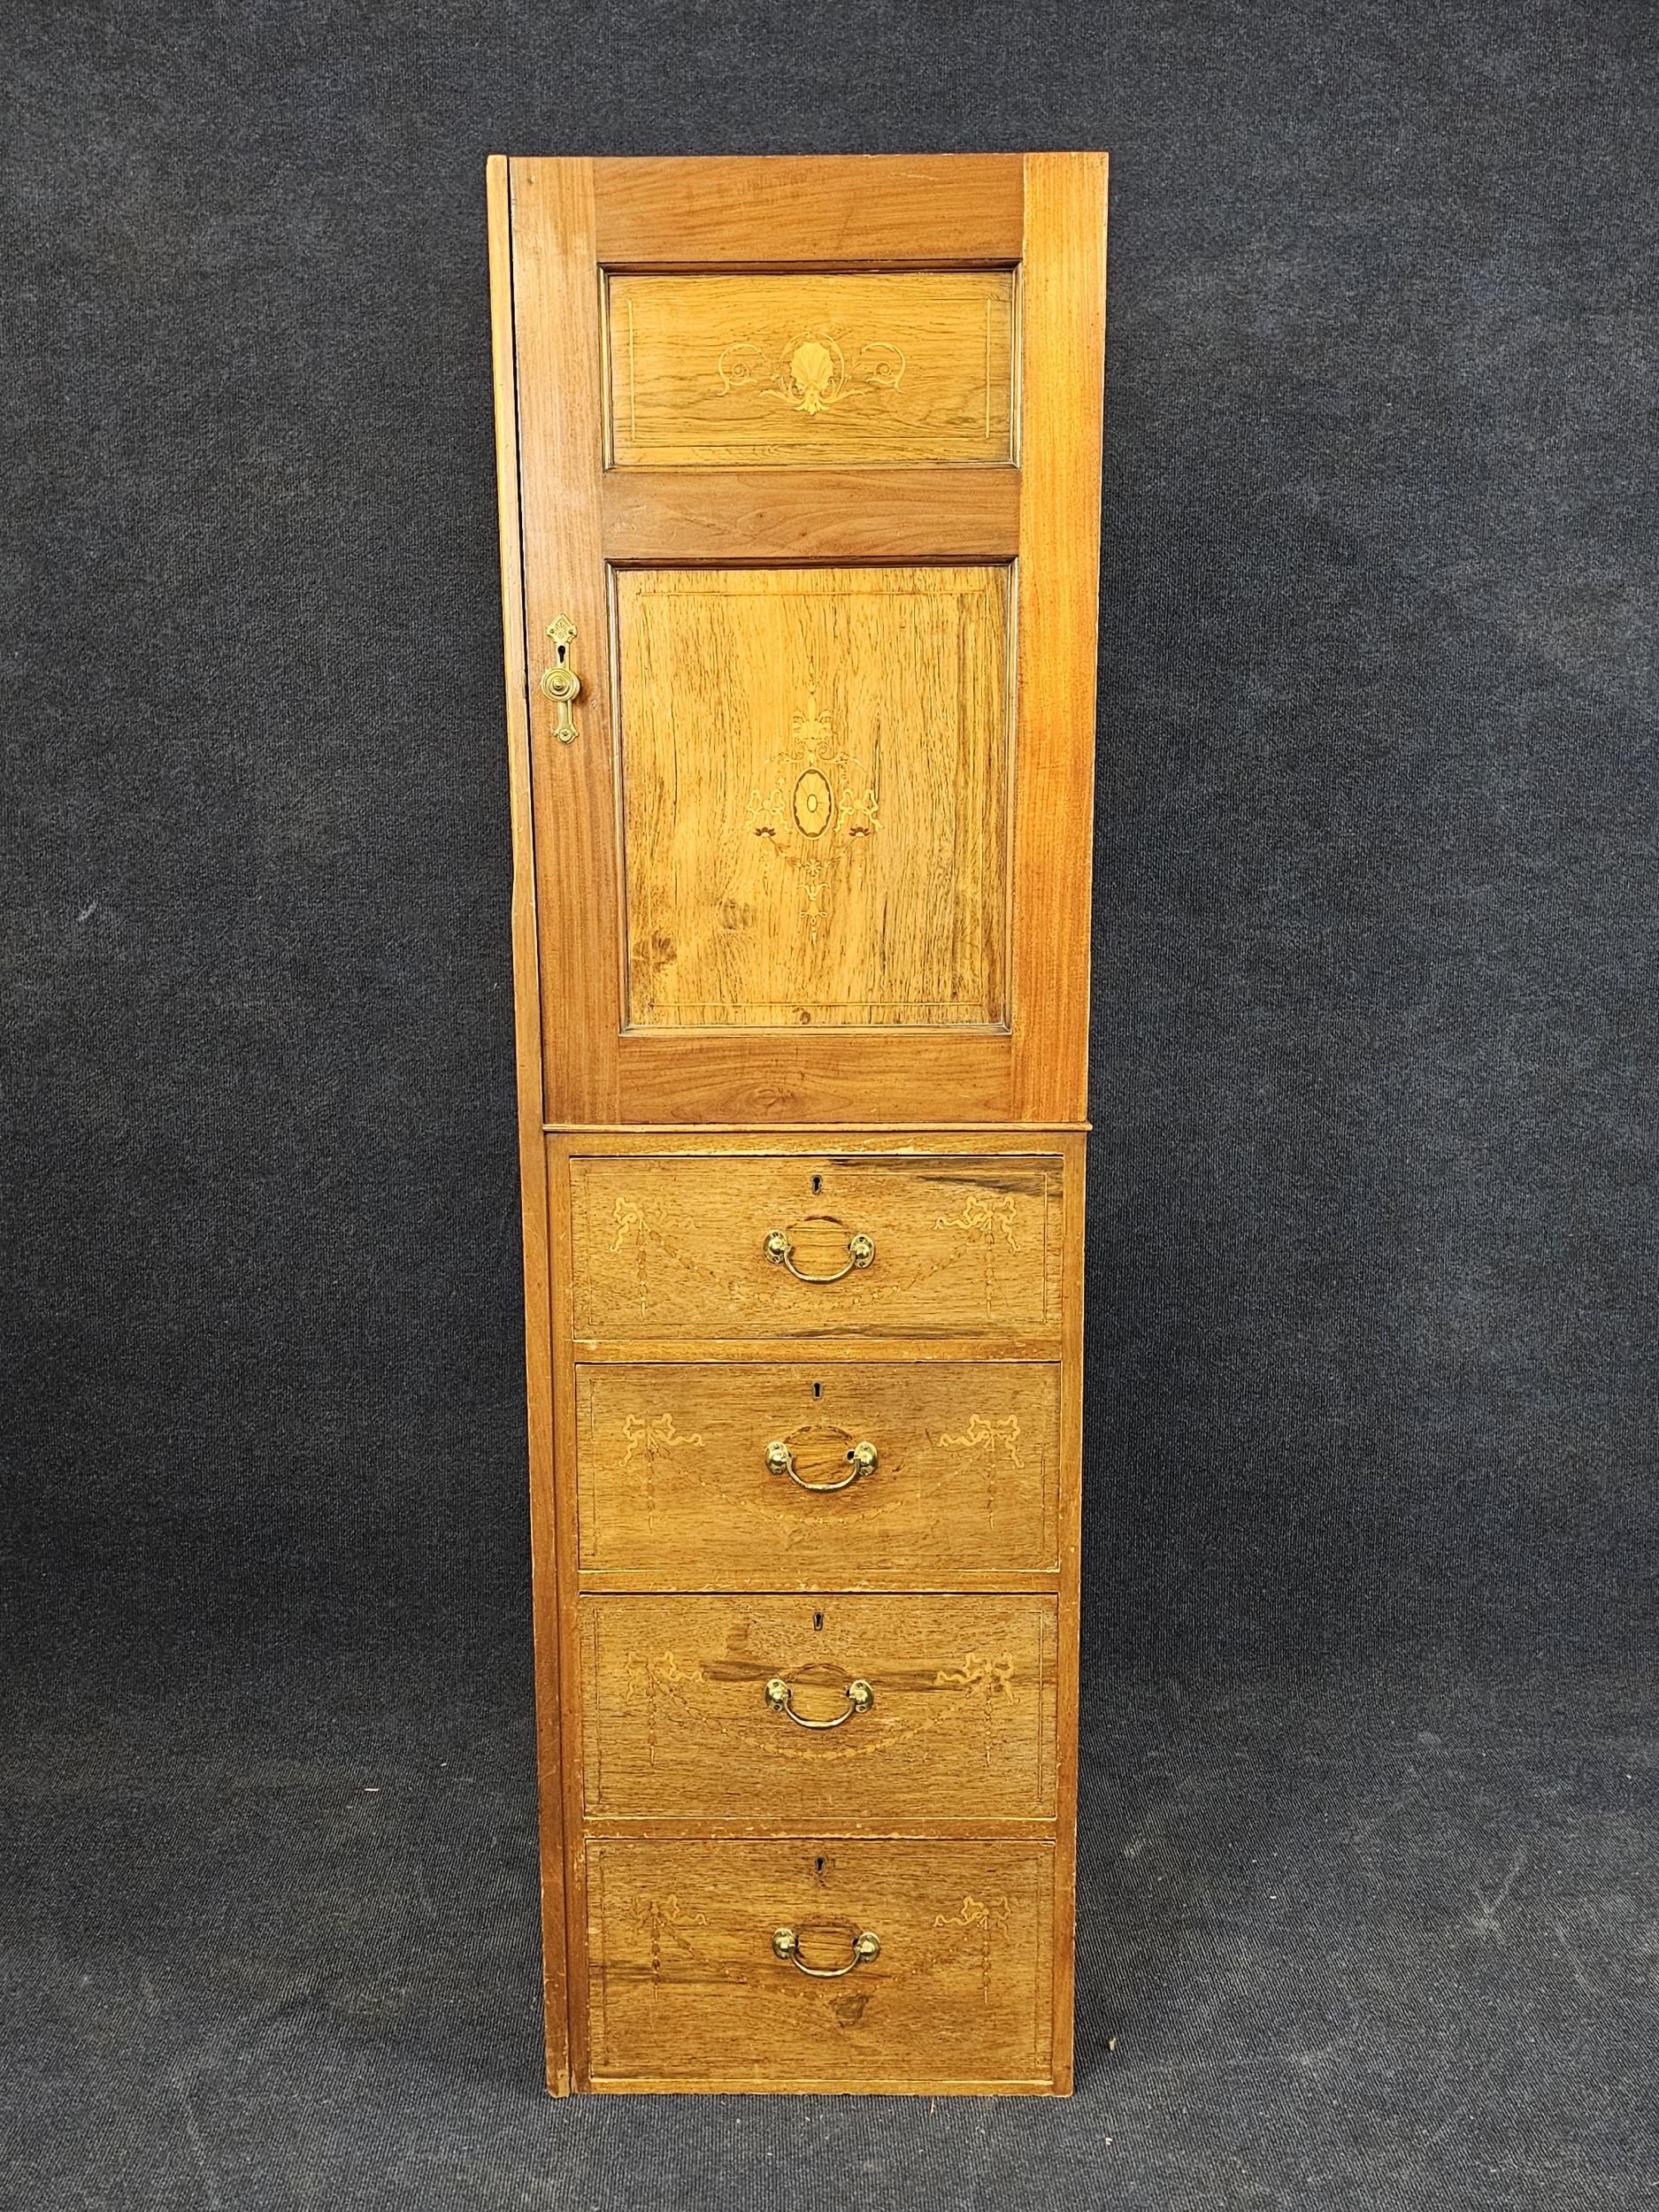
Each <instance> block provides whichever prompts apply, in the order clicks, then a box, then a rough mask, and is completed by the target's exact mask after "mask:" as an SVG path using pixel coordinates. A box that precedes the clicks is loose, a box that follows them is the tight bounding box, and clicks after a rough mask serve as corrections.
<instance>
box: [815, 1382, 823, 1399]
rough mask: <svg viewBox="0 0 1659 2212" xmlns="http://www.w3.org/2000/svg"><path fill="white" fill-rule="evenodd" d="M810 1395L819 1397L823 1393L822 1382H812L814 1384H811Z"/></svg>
mask: <svg viewBox="0 0 1659 2212" xmlns="http://www.w3.org/2000/svg"><path fill="white" fill-rule="evenodd" d="M812 1395H813V1396H814V1397H815V1398H821V1397H822V1396H823V1395H824V1386H823V1384H822V1383H814V1384H813V1386H812Z"/></svg>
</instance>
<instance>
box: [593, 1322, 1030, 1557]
mask: <svg viewBox="0 0 1659 2212" xmlns="http://www.w3.org/2000/svg"><path fill="white" fill-rule="evenodd" d="M1060 1374H1061V1371H1060V1369H1059V1367H1058V1366H1057V1365H1048V1364H1045V1363H1037V1362H1017V1361H1002V1362H994V1361H987V1362H979V1363H974V1362H958V1363H940V1362H936V1361H933V1360H926V1361H908V1362H897V1363H895V1362H888V1363H880V1364H872V1363H868V1362H864V1361H861V1362H859V1363H857V1364H856V1365H848V1364H841V1363H824V1364H821V1365H818V1366H813V1365H811V1364H810V1363H790V1364H787V1365H779V1364H776V1363H771V1362H768V1363H764V1364H758V1365H755V1366H741V1367H740V1366H731V1365H718V1366H711V1365H704V1364H698V1365H689V1366H687V1365H674V1366H667V1365H653V1366H639V1365H632V1364H631V1365H627V1366H582V1367H579V1368H578V1369H577V1371H576V1397H577V1406H578V1414H577V1484H578V1489H579V1493H580V1566H581V1572H582V1576H583V1579H584V1584H585V1585H587V1584H590V1583H592V1582H594V1581H596V1580H601V1579H603V1580H606V1581H612V1582H615V1581H621V1580H632V1582H633V1583H634V1586H636V1587H642V1588H644V1587H652V1586H657V1587H663V1586H669V1587H672V1586H683V1587H686V1588H696V1587H699V1586H707V1585H710V1584H711V1585H713V1586H718V1587H719V1588H723V1589H729V1588H732V1587H733V1586H743V1587H749V1588H756V1589H776V1588H781V1587H783V1586H786V1585H789V1584H799V1585H801V1586H803V1587H808V1588H810V1587H811V1586H814V1585H817V1586H820V1587H833V1586H842V1587H856V1586H859V1585H861V1584H868V1583H876V1584H879V1585H884V1586H887V1587H889V1588H901V1587H903V1586H906V1585H907V1584H918V1585H920V1586H923V1587H926V1586H934V1587H938V1586H950V1585H951V1584H952V1582H953V1579H955V1578H962V1577H964V1576H966V1577H969V1578H974V1579H975V1580H978V1579H981V1578H987V1577H989V1576H996V1577H998V1578H1002V1579H1006V1580H1007V1581H1008V1582H1010V1584H1011V1583H1013V1582H1014V1581H1016V1580H1017V1579H1018V1578H1022V1577H1024V1578H1033V1577H1036V1578H1041V1577H1044V1576H1047V1575H1050V1574H1053V1573H1054V1572H1055V1571H1056V1569H1057V1567H1058V1565H1059V1504H1060V1488H1061V1479H1060V1475H1061V1459H1060ZM780 1449H781V1455H782V1457H781V1463H780ZM860 1455H868V1464H867V1465H865V1464H864V1463H863V1462H862V1459H861V1457H860Z"/></svg>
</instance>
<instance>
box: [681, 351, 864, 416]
mask: <svg viewBox="0 0 1659 2212" xmlns="http://www.w3.org/2000/svg"><path fill="white" fill-rule="evenodd" d="M716 373H717V374H718V377H719V380H720V389H721V390H722V391H723V392H741V391H744V390H747V389H748V388H750V387H753V388H754V389H755V390H756V391H757V392H759V393H761V394H762V395H763V396H764V397H765V398H767V399H776V400H781V401H782V402H783V403H784V405H785V406H786V407H794V408H797V409H798V410H799V411H800V412H801V413H802V414H803V415H821V414H822V413H823V412H824V411H825V409H826V407H838V406H840V404H841V402H842V401H843V400H845V399H857V398H859V397H861V396H866V395H868V394H870V393H872V392H892V391H896V390H897V389H898V387H899V384H900V382H901V380H902V378H903V375H904V355H903V352H902V349H901V348H899V347H898V346H892V345H888V344H887V342H886V341H885V340H884V339H879V338H873V339H871V340H869V341H868V342H866V343H865V344H864V345H862V346H860V347H859V349H858V350H857V352H856V354H855V355H854V356H853V359H852V363H851V365H850V366H849V363H848V359H847V356H846V355H845V354H844V353H843V352H842V351H841V346H840V344H839V343H838V342H837V341H836V340H835V339H834V338H833V336H832V335H831V334H830V333H829V332H828V331H827V330H822V331H810V330H809V331H806V332H804V333H803V334H802V336H801V338H800V339H799V341H798V342H795V343H794V344H787V345H786V346H784V347H783V348H781V349H780V350H779V351H777V352H775V353H774V352H773V351H772V350H771V349H769V348H768V347H765V346H761V345H757V344H756V343H755V342H754V341H753V339H750V338H740V339H738V340H737V341H736V342H734V343H733V344H732V345H729V346H727V347H726V350H725V351H724V352H723V353H722V354H721V356H720V358H719V360H718V363H717V364H716Z"/></svg>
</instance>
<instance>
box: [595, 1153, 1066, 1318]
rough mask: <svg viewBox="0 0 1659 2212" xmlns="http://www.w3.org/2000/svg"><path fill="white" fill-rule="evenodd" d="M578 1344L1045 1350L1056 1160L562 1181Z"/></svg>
mask: <svg viewBox="0 0 1659 2212" xmlns="http://www.w3.org/2000/svg"><path fill="white" fill-rule="evenodd" d="M570 1174H571V1246H572V1249H571V1262H572V1278H573V1281H572V1292H573V1310H574V1333H575V1335H576V1336H577V1337H578V1338H586V1339H589V1340H593V1339H620V1340H626V1339H627V1338H629V1337H661V1338H673V1337H685V1338H703V1339H709V1338H714V1339H718V1338H743V1337H804V1336H849V1335H870V1336H910V1337H917V1336H922V1337H926V1336H939V1337H972V1336H1013V1337H1030V1336H1036V1337H1045V1336H1047V1337H1052V1336H1055V1335H1057V1333H1058V1330H1059V1325H1060V1283H1061V1262H1062V1252H1063V1248H1062V1185H1063V1174H1062V1163H1061V1161H1060V1160H1059V1158H1058V1157H1057V1156H1055V1157H1050V1156H1030V1155H1013V1156H1006V1157H1001V1158H986V1159H981V1158H969V1157H963V1158H927V1157H918V1156H917V1155H916V1154H914V1153H908V1154H906V1153H898V1154H864V1155H860V1156H857V1157H856V1158H847V1157H844V1156H839V1155H835V1154H819V1155H803V1154H794V1155H789V1156H776V1155H765V1156H755V1155H752V1154H751V1155H733V1154H723V1155H715V1156H710V1155H698V1154H695V1153H678V1154H672V1155H664V1154H649V1155H641V1154H628V1155H607V1156H598V1157H595V1156H587V1157H578V1158H574V1159H572V1162H571V1164H570Z"/></svg>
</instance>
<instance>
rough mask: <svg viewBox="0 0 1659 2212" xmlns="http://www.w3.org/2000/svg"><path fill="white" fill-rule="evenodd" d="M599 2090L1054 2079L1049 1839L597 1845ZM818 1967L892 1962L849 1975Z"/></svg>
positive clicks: (956, 2084)
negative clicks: (777, 1937) (795, 1956)
mask: <svg viewBox="0 0 1659 2212" xmlns="http://www.w3.org/2000/svg"><path fill="white" fill-rule="evenodd" d="M592 1860H593V1868H592V1879H591V1886H590V1892H589V1913H590V1921H589V1931H588V1935H589V1945H590V1949H591V1955H592V1961H593V2005H592V2020H593V2055H592V2065H593V2079H594V2085H595V2087H604V2088H617V2089H626V2088H631V2087H645V2086H651V2087H657V2088H669V2087H680V2088H686V2089H690V2088H720V2089H799V2090H805V2089H817V2090H829V2091H835V2090H860V2089H864V2090H867V2089H900V2090H928V2089H933V2090H938V2089H941V2088H943V2089H955V2090H972V2089H979V2090H992V2089H1014V2088H1021V2089H1026V2090H1033V2089H1036V2090H1041V2089H1046V2088H1048V2087H1049V2086H1050V2085H1051V2079H1052V2076H1051V2064H1052V2052H1053V2009H1052V2007H1053V1976H1052V1965H1051V1959H1052V1924H1053V1921H1052V1914H1053V1899H1052V1885H1053V1862H1054V1853H1053V1848H1052V1847H1051V1846H1050V1845H1048V1844H1043V1843H1022V1842H1009V1841H1003V1842H995V1843H973V1842H956V1843H939V1842H929V1843H915V1842H879V1843H878V1842H856V1841H849V1840H847V1839H843V1838H840V1837H833V1836H828V1837H822V1838H816V1839H814V1838H803V1839H798V1840H795V1841H790V1842H776V1843H710V1842H707V1841H698V1842H689V1841H687V1842H680V1843H664V1842H653V1843H649V1844H646V1843H632V1842H624V1841H616V1840H611V1839H607V1840H605V1841H603V1842H595V1844H594V1845H593V1846H592ZM780 1927H784V1928H789V1929H792V1930H793V1931H794V1932H795V1934H796V1937H797V1939H798V1942H799V1947H800V1953H799V1955H801V1957H802V1958H803V1960H804V1961H805V1962H806V1963H808V1964H810V1965H814V1966H818V1967H833V1966H838V1965H842V1964H844V1963H846V1962H847V1961H848V1960H849V1957H850V1956H851V1955H852V1949H853V1946H854V1944H855V1943H856V1940H857V1938H858V1937H859V1936H860V1935H861V1934H865V1933H870V1934H873V1935H874V1936H875V1937H876V1938H877V1939H878V1940H879V1944H880V1950H879V1954H878V1955H876V1956H875V1957H874V1958H873V1959H872V1960H870V1961H869V1962H867V1963H864V1964H861V1965H859V1966H857V1967H856V1968H855V1969H854V1970H853V1971H852V1972H851V1973H849V1974H847V1975H844V1976H842V1977H841V1978H837V1979H834V1980H818V1979H814V1978H810V1977H809V1976H806V1975H803V1974H802V1973H801V1972H800V1971H799V1970H797V1969H796V1968H795V1966H794V1965H793V1964H792V1963H790V1962H788V1961H787V1960H784V1959H780V1957H779V1956H778V1955H777V1954H776V1952H775V1951H774V1949H773V1941H772V1939H773V1936H774V1934H775V1932H776V1931H777V1930H778V1929H779V1928H780Z"/></svg>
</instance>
